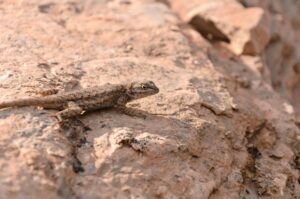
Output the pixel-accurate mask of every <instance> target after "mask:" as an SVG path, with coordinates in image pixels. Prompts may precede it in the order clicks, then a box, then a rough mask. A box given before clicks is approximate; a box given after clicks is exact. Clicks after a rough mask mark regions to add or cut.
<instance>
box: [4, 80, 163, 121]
mask: <svg viewBox="0 0 300 199" xmlns="http://www.w3.org/2000/svg"><path fill="white" fill-rule="evenodd" d="M158 92H159V89H158V88H157V87H156V85H155V84H154V83H153V82H152V81H144V82H132V83H130V84H127V85H122V84H106V85H103V86H99V87H94V88H87V89H82V90H76V91H71V92H65V93H59V94H55V95H49V96H43V97H30V98H24V99H17V100H11V101H4V102H0V109H1V108H7V107H23V106H40V107H43V108H46V109H56V110H61V111H60V112H58V113H57V117H58V118H59V119H60V120H62V119H63V118H68V117H74V116H76V115H80V114H82V113H84V112H88V111H92V110H98V109H104V108H110V107H125V105H126V104H127V103H128V102H130V101H132V100H135V99H140V98H144V97H147V96H150V95H154V94H156V93H158Z"/></svg>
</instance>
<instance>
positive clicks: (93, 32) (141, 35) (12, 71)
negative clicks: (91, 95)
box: [0, 0, 300, 199]
mask: <svg viewBox="0 0 300 199" xmlns="http://www.w3.org/2000/svg"><path fill="white" fill-rule="evenodd" d="M180 2H181V1H177V0H174V1H171V0H169V1H166V0H161V1H151V0H113V1H110V0H102V1H93V0H87V1H79V0H75V1H74V0H72V1H68V0H65V1H60V0H57V1H55V0H50V1H37V0H30V1H13V0H6V1H2V2H1V3H0V29H1V31H0V92H1V93H2V95H1V96H0V101H2V100H7V99H13V98H17V97H20V96H22V97H23V96H25V95H28V96H35V94H34V93H35V91H34V90H45V92H47V90H51V89H53V88H59V89H62V90H65V91H69V90H76V89H79V88H87V87H92V86H98V85H103V84H105V83H123V82H128V81H131V80H133V79H134V80H144V79H151V80H153V81H154V82H155V83H156V84H157V85H159V88H160V93H158V94H157V95H154V96H151V97H147V98H144V99H143V100H138V101H135V102H132V103H130V104H129V106H130V107H134V108H136V109H139V110H141V111H143V112H145V113H147V114H148V115H149V116H148V117H147V118H146V119H142V118H137V117H131V116H128V115H124V114H122V113H120V112H119V111H117V110H104V111H96V112H93V113H90V114H87V115H85V116H82V117H78V118H77V119H72V120H69V121H67V122H66V123H64V124H63V125H59V124H58V123H57V120H55V118H53V117H51V115H52V114H53V111H49V110H41V109H38V108H35V107H25V108H10V109H5V110H1V112H0V131H1V132H0V154H1V156H0V157H1V158H0V192H1V196H0V198H1V197H2V198H18V199H19V198H20V199H24V198H30V199H34V198H41V196H43V198H45V199H48V198H49V199H52V198H87V199H92V198H201V199H202V198H203V199H204V198H210V199H217V198H237V199H239V198H247V199H248V198H251V199H252V198H299V197H300V185H299V181H300V178H299V174H300V155H299V151H300V131H299V126H297V124H298V123H297V120H296V119H295V114H294V112H295V111H294V107H293V106H292V105H291V104H290V103H289V102H288V101H287V100H288V99H290V98H284V96H285V95H283V96H282V95H280V94H281V93H280V92H279V93H280V94H279V93H277V92H276V91H279V90H278V87H276V85H274V81H275V80H276V81H277V80H278V81H280V82H282V83H283V84H282V85H286V84H285V82H286V79H285V78H287V79H288V77H291V76H288V75H287V73H284V75H283V76H281V75H278V71H277V70H274V68H273V67H278V68H280V67H283V65H281V64H283V63H282V62H280V63H279V62H278V61H277V62H276V61H274V60H273V59H275V58H276V59H277V58H278V59H280V58H281V59H282V60H285V58H286V57H285V55H286V54H284V55H283V54H280V53H279V54H277V52H278V51H279V52H282V51H280V49H287V48H282V43H281V42H279V41H277V43H276V45H278V46H279V47H276V46H273V47H272V44H274V43H272V42H273V41H274V35H276V34H275V33H276V32H277V35H280V37H283V38H288V37H289V36H287V35H286V34H287V32H284V31H283V28H278V29H275V28H272V27H274V26H271V25H270V24H272V23H270V24H269V26H264V25H262V24H261V23H260V17H261V16H265V15H267V18H270V20H271V21H272V20H276V17H278V16H277V15H276V16H274V15H272V14H270V13H269V12H268V8H269V6H270V5H271V4H273V3H272V2H273V1H271V0H270V1H264V3H259V2H260V1H247V5H246V3H244V2H241V3H239V2H237V1H236V2H235V1H228V0H224V1H223V0H222V1H221V0H219V1H218V2H223V3H229V2H231V3H232V4H234V5H236V7H238V9H240V10H241V12H240V13H241V14H240V16H243V14H242V13H245V12H248V11H245V10H243V9H250V10H252V11H253V10H260V11H259V12H263V13H260V14H258V15H257V16H256V17H257V18H256V19H257V21H251V22H248V25H247V24H245V25H246V26H242V25H241V24H244V23H243V22H242V21H238V20H237V21H236V22H237V23H235V24H234V26H242V27H240V29H241V30H243V32H244V34H248V35H253V34H252V32H251V31H252V30H256V29H257V28H258V29H260V27H263V28H266V29H267V31H266V35H267V36H266V37H265V38H271V40H270V41H269V39H263V41H264V42H263V43H260V42H259V41H261V40H260V39H258V38H256V37H248V41H251V42H252V43H253V47H254V48H252V50H254V51H253V52H255V53H250V54H249V53H246V54H243V52H245V51H242V53H241V52H237V51H235V50H232V48H231V47H229V46H228V44H227V43H226V40H224V39H223V40H222V39H221V40H217V41H211V40H209V38H208V40H206V39H205V38H204V37H203V36H201V34H202V33H201V32H200V33H201V34H200V33H199V32H197V30H198V29H197V28H195V29H193V26H192V25H193V24H191V23H190V20H189V19H193V18H194V17H193V16H200V18H202V19H205V17H206V16H208V15H205V16H202V14H203V13H202V12H194V11H193V10H201V9H204V10H205V9H206V8H205V2H210V1H208V0H206V1H204V0H202V1H198V2H197V3H199V2H200V4H193V1H191V2H190V4H191V6H187V7H183V6H182V7H181V8H182V10H184V12H182V10H179V8H180V6H178V5H177V4H178V3H180ZM185 2H186V1H185ZM274 2H275V1H274ZM278 2H281V3H278V5H277V4H276V5H277V6H278V8H277V9H281V12H282V14H281V19H282V20H291V19H294V21H295V24H297V23H296V22H297V20H298V18H297V15H296V13H297V12H298V11H299V10H297V11H294V12H292V13H294V15H292V14H291V13H288V11H289V8H288V7H289V6H290V9H298V8H297V6H296V5H298V3H297V2H296V1H292V0H288V1H286V0H285V1H278ZM283 2H288V3H283ZM201 3H202V4H201ZM258 5H259V6H261V8H258V7H257V8H246V7H250V6H258ZM191 13H192V14H191ZM208 13H209V12H208ZM231 14H234V13H231ZM209 15H210V14H209ZM212 15H213V13H212ZM234 16H235V15H232V17H234ZM219 17H220V16H217V17H216V18H217V19H220V18H219ZM228 17H230V13H229V14H228ZM210 19H213V18H210ZM241 20H246V19H242V18H241ZM211 22H214V21H213V20H211ZM188 23H190V24H191V25H188ZM205 24H206V23H204V25H205ZM249 24H250V25H249ZM208 25H210V23H209V24H208ZM227 25H228V26H226V27H224V26H217V25H216V26H213V27H215V28H214V29H210V28H208V29H207V30H208V31H210V30H213V31H215V30H217V33H222V34H221V36H222V37H223V38H229V39H230V40H231V41H236V40H237V39H238V38H235V36H236V35H235V34H229V32H227V30H228V29H227V28H228V27H229V28H232V27H231V26H232V24H231V23H230V24H227ZM245 27H246V28H245ZM249 27H251V28H249ZM296 27H297V26H296ZM295 30H296V29H295ZM247 31H248V32H247ZM279 31H282V32H279ZM254 32H255V31H254ZM289 33H290V34H293V33H294V34H295V35H294V36H295V38H297V37H296V34H297V33H296V31H291V32H289ZM275 38H276V37H275ZM255 39H258V40H257V41H255ZM282 40H283V39H282ZM282 40H280V41H282ZM255 43H260V44H261V46H256V44H255ZM291 44H293V45H291V46H293V47H294V48H293V49H294V51H293V52H298V51H299V50H297V48H299V47H298V46H296V43H295V42H293V43H291ZM241 45H244V44H242V43H241ZM243 49H244V48H243ZM270 52H272V53H271V54H270ZM293 55H295V54H293ZM295 56H296V55H295ZM293 60H295V59H293ZM270 61H274V63H276V64H277V65H272V64H270ZM291 65H292V66H293V64H291ZM288 66H290V65H288ZM296 68H297V67H296ZM287 69H290V68H287ZM296 73H297V70H296V71H294V72H289V73H288V74H289V75H295V76H297V75H296ZM274 74H277V76H274ZM276 78H277V79H276ZM295 81H296V80H295ZM296 82H297V81H296ZM272 83H273V84H272ZM295 85H297V83H296V84H295ZM274 87H275V89H274ZM289 88H290V87H288V86H286V87H284V86H283V87H282V89H283V91H289V92H290V95H288V96H290V97H291V99H295V100H294V101H293V102H294V105H295V107H296V108H297V106H299V104H297V101H296V99H297V98H296V96H298V95H300V94H299V90H297V89H293V90H289ZM295 88H297V87H295ZM295 110H297V109H295ZM296 112H297V111H296Z"/></svg>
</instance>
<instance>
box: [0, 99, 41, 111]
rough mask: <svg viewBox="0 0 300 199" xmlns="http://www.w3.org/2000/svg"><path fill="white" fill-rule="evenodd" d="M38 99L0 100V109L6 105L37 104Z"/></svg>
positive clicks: (38, 102)
mask: <svg viewBox="0 0 300 199" xmlns="http://www.w3.org/2000/svg"><path fill="white" fill-rule="evenodd" d="M39 104H40V99H38V98H25V99H18V100H10V101H4V102H0V109H2V108H7V107H21V106H31V105H39Z"/></svg>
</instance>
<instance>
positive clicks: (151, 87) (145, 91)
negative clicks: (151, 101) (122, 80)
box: [127, 81, 159, 100]
mask: <svg viewBox="0 0 300 199" xmlns="http://www.w3.org/2000/svg"><path fill="white" fill-rule="evenodd" d="M158 92H159V89H158V88H157V86H156V85H155V84H154V82H152V81H143V82H132V83H131V84H130V85H129V86H128V89H127V95H128V96H129V97H130V98H131V100H135V99H140V98H143V97H147V96H150V95H155V94H156V93H158Z"/></svg>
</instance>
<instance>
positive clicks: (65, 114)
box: [56, 101, 85, 122]
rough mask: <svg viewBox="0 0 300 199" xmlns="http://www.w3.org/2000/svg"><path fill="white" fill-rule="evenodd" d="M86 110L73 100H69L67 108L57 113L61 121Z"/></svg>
mask: <svg viewBox="0 0 300 199" xmlns="http://www.w3.org/2000/svg"><path fill="white" fill-rule="evenodd" d="M84 112H85V111H84V110H83V109H82V108H81V107H80V106H78V104H76V103H75V102H73V101H70V102H68V104H67V108H66V109H64V110H62V111H59V112H57V113H56V117H57V119H58V120H59V121H60V122H61V121H63V119H66V118H70V117H75V116H77V115H82V114H83V113H84Z"/></svg>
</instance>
